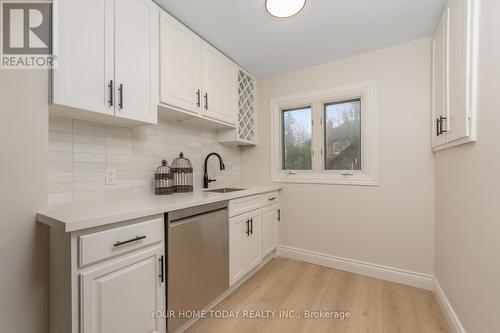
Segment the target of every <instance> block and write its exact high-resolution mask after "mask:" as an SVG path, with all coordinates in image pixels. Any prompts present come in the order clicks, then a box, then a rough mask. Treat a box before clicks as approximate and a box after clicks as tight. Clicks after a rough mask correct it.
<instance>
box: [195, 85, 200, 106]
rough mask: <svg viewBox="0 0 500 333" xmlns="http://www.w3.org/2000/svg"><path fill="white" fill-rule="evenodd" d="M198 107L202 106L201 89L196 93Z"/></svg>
mask: <svg viewBox="0 0 500 333" xmlns="http://www.w3.org/2000/svg"><path fill="white" fill-rule="evenodd" d="M196 106H197V107H200V106H201V92H200V89H198V90H197V91H196Z"/></svg>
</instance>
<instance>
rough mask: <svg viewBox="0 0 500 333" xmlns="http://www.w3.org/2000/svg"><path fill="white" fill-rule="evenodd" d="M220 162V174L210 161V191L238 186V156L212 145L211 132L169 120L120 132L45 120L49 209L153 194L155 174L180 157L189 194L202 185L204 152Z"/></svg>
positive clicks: (234, 150) (83, 123)
mask: <svg viewBox="0 0 500 333" xmlns="http://www.w3.org/2000/svg"><path fill="white" fill-rule="evenodd" d="M213 151H215V152H218V153H220V154H221V156H222V157H223V159H224V163H225V165H226V170H225V171H220V168H219V162H218V160H217V159H216V158H215V157H211V158H210V160H209V161H210V162H209V169H208V171H209V177H210V178H211V179H217V182H215V183H212V184H211V185H210V186H211V187H222V186H229V185H231V184H238V183H239V182H240V151H239V149H238V148H236V147H228V146H223V145H221V144H219V143H217V137H216V131H215V130H214V129H206V128H200V127H197V126H193V125H187V124H185V123H182V122H178V121H172V120H160V122H159V124H158V125H147V126H138V127H135V128H133V129H132V128H125V127H116V126H109V125H104V124H98V123H91V122H87V121H81V120H71V119H65V118H50V120H49V170H48V171H49V203H58V202H68V201H79V200H86V199H99V198H104V197H106V196H107V197H109V196H117V195H118V196H120V195H130V194H133V193H139V194H153V193H154V187H153V178H154V172H155V169H156V168H157V167H158V166H159V165H160V164H161V161H162V160H163V159H167V161H168V164H169V165H171V164H172V161H173V160H174V158H176V157H178V156H179V153H180V152H184V156H185V157H186V158H189V160H190V161H191V163H192V165H193V169H194V170H193V177H194V179H193V182H194V187H195V189H200V188H201V187H202V185H203V181H202V179H203V162H204V161H205V157H206V156H207V154H209V153H210V152H213ZM108 168H110V169H115V170H116V175H117V183H116V185H106V183H105V179H106V176H105V172H106V169H108Z"/></svg>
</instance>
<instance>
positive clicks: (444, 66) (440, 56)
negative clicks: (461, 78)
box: [432, 9, 449, 147]
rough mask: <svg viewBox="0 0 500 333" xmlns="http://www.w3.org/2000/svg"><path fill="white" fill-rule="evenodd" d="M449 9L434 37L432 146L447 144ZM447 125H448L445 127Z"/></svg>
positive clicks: (444, 13) (445, 12)
mask: <svg viewBox="0 0 500 333" xmlns="http://www.w3.org/2000/svg"><path fill="white" fill-rule="evenodd" d="M448 21H449V10H448V9H446V10H445V11H444V12H443V15H442V17H441V20H440V21H439V25H438V27H437V29H436V31H435V32H434V36H433V38H432V87H433V92H432V119H433V122H432V133H433V135H432V147H437V146H440V145H442V144H445V143H446V141H445V131H447V130H448V128H447V126H448V123H449V122H447V121H446V120H447V119H448V118H449V115H448V110H449V108H448V99H449V80H448V75H449V73H448V72H449V70H448V40H449V39H448V31H449V27H448ZM445 126H446V127H445Z"/></svg>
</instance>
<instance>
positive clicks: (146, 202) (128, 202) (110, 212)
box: [37, 185, 281, 232]
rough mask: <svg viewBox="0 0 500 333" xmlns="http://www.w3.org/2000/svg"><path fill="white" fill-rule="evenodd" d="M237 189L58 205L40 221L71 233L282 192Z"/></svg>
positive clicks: (273, 188)
mask: <svg viewBox="0 0 500 333" xmlns="http://www.w3.org/2000/svg"><path fill="white" fill-rule="evenodd" d="M235 187H236V188H244V189H245V190H242V191H236V192H231V193H212V192H205V191H195V192H191V193H176V194H172V195H161V196H160V195H134V196H129V197H120V198H110V199H104V200H89V201H79V202H72V203H68V204H58V205H52V206H49V207H47V208H46V209H43V210H41V211H40V212H38V214H37V220H38V222H41V223H44V224H47V225H48V226H50V227H53V228H59V229H62V230H64V231H66V232H72V231H78V230H82V229H87V228H93V227H98V226H103V225H107V224H112V223H117V222H122V221H127V220H132V219H136V218H141V217H146V216H150V215H157V214H162V213H166V212H171V211H174V210H178V209H183V208H189V207H194V206H199V205H204V204H209V203H212V202H218V201H225V200H231V199H236V198H240V197H245V196H249V195H253V194H259V193H266V192H271V191H277V190H280V189H281V187H280V186H277V185H269V186H250V187H249V186H242V187H239V186H235Z"/></svg>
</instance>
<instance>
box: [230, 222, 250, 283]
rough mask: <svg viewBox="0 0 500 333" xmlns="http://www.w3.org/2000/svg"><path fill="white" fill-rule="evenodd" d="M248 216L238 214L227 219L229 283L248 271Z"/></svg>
mask: <svg viewBox="0 0 500 333" xmlns="http://www.w3.org/2000/svg"><path fill="white" fill-rule="evenodd" d="M249 221H250V216H249V214H244V215H240V216H238V217H235V218H232V219H230V220H229V285H231V286H232V285H233V284H234V283H235V282H237V281H238V280H239V279H240V278H241V277H243V275H245V274H246V273H247V272H248V267H249V261H248V260H249V255H248V246H249V245H248V244H249V239H248V238H249V237H250V231H249V230H250V229H249V228H250V224H249V223H250V222H249Z"/></svg>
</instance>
